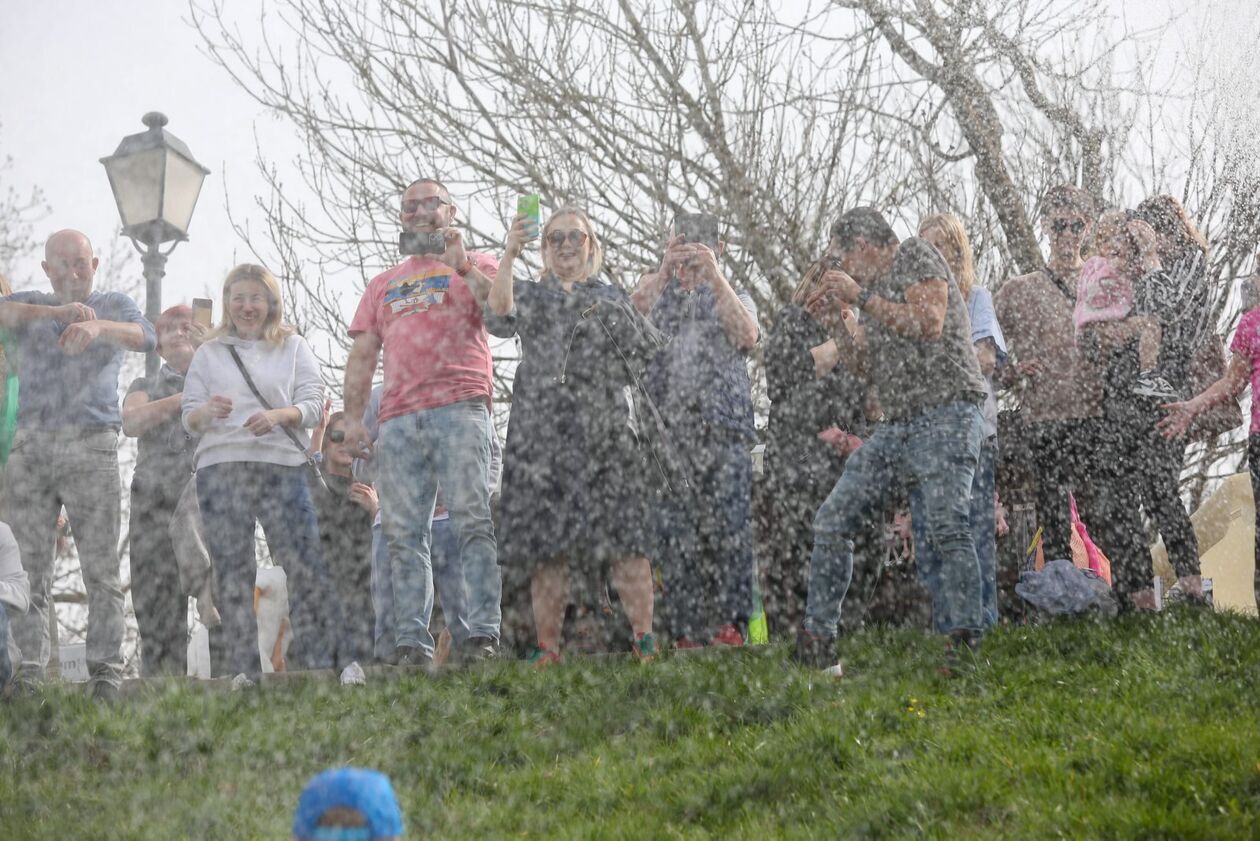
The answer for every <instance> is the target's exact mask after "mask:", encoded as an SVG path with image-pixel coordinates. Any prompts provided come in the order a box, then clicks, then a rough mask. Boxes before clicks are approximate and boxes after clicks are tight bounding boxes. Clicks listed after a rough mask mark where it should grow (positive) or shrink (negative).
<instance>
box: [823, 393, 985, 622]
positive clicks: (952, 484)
mask: <svg viewBox="0 0 1260 841" xmlns="http://www.w3.org/2000/svg"><path fill="white" fill-rule="evenodd" d="M983 434H984V433H983V430H982V427H981V419H980V410H979V409H978V408H977V407H976V405H975V404H973V403H967V402H958V403H949V404H946V405H944V406H940V407H937V408H936V409H932V410H930V411H928V412H925V413H924V414H922V415H919V416H918V417H916V418H913V419H911V420H909V421H906V422H902V423H891V422H887V423H882V424H880V425H879V426H878V427H877V428H876V430H875V433H874V434H873V435H872V436H871V437H870V438H869V439H868V440H867V441H866V443H865V444H863V445H862V446H861V447H860V448H859V449H858V450H857V452H855V453H854V454H853V455H852V456H850V457H849V461H848V463H847V464H846V465H845V467H844V474H843V475H842V476H841V477H840V481H839V482H837V483H836V486H835V488H833V489H832V491H831V494H830V495H829V496H828V497H827V500H826V501H825V502H824V503H823V504H822V507H821V508H819V509H818V513H817V515H815V517H814V551H813V554H812V555H811V558H810V571H809V599H808V603H807V605H806V608H805V613H806V618H805V628H806V630H808V631H809V632H810V633H812V634H815V635H818V636H822V637H834V636H835V635H836V629H837V627H838V625H839V622H840V607H841V604H842V603H843V601H844V596H845V593H846V592H848V589H849V580H850V579H851V577H852V575H853V538H854V537H855V536H856V535H857V534H859V533H860V532H861V530H862V529H863V528H864V527H865V525H866V523H867V522H868V521H870V520H871V519H872V518H873V517H879V516H882V515H883V513H884V512H885V511H887V509H888V508H889V507H890V505H891V504H892V502H893V500H894V499H895V494H896V493H897V491H898V490H899V489H901V488H909V490H910V513H911V516H912V517H913V518H914V519H915V520H916V521H919V522H921V523H922V524H923V526H924V529H925V531H924V537H925V545H921V544H920V541H919V540H917V539H916V541H915V553H916V555H917V556H918V558H919V564H920V571H921V574H922V575H923V578H924V580H925V581H927V582H928V586H929V587H930V588H933V593H932V602H933V605H934V608H935V611H934V612H935V616H936V626H937V628H938V629H940V630H942V631H945V632H948V631H954V630H964V629H965V630H972V631H979V630H980V629H981V628H982V627H983V624H984V620H983V615H982V610H981V606H980V592H981V584H980V564H979V561H977V559H976V547H975V543H974V541H973V540H972V539H971V488H972V483H973V480H974V478H975V471H976V464H977V462H978V461H979V458H980V442H981V438H982V436H983ZM990 502H991V498H990ZM929 547H930V549H931V551H930V552H928V551H925V550H926V549H928V548H929ZM925 560H926V565H925Z"/></svg>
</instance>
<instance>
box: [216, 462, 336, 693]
mask: <svg viewBox="0 0 1260 841" xmlns="http://www.w3.org/2000/svg"><path fill="white" fill-rule="evenodd" d="M197 500H198V502H199V503H200V505H201V517H202V520H203V522H204V524H205V537H206V548H208V549H209V550H210V557H211V559H212V560H213V561H214V581H215V596H214V603H215V605H216V606H217V607H218V608H219V614H220V616H221V617H222V619H223V626H222V630H221V633H222V637H223V644H224V647H225V649H226V651H225V655H224V661H225V664H226V666H227V669H228V672H229V674H239V673H242V672H243V673H245V674H255V673H257V672H258V671H259V670H260V668H261V664H260V660H259V652H258V622H257V619H256V618H255V616H254V584H255V579H256V578H257V575H258V564H257V561H256V558H255V554H254V523H255V522H259V523H261V524H262V527H263V533H264V534H265V535H266V537H267V546H268V548H269V549H270V551H271V557H272V559H273V560H274V561H275V562H276V564H277V565H279V566H281V567H283V568H284V574H285V578H286V579H287V581H288V589H289V626H290V627H291V628H292V629H293V642H292V644H291V646H290V648H289V654H288V661H289V662H290V663H291V664H292V665H293V667H294V668H297V669H326V668H331V667H332V666H333V665H334V663H335V661H336V653H337V649H338V643H337V639H338V635H339V634H340V633H341V632H342V629H343V628H344V623H343V622H342V621H341V605H340V604H339V603H338V602H337V600H336V598H335V597H334V595H333V592H332V587H331V585H330V582H329V581H328V575H327V572H326V570H325V567H324V559H323V555H322V554H321V552H320V548H319V527H318V525H317V520H316V517H315V504H314V502H313V501H312V500H311V491H310V488H309V487H308V486H307V484H306V468H305V467H285V466H283V465H279V464H270V463H266V462H256V461H234V462H225V463H223V464H212V465H210V466H208V467H203V468H201V469H200V470H198V471H197Z"/></svg>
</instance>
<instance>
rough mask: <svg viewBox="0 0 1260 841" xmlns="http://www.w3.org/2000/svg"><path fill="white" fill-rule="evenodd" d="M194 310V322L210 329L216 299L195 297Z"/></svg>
mask: <svg viewBox="0 0 1260 841" xmlns="http://www.w3.org/2000/svg"><path fill="white" fill-rule="evenodd" d="M192 311H193V324H200V325H201V326H202V327H205V328H206V329H207V330H209V329H210V323H211V321H212V320H213V315H214V301H212V300H210V299H209V298H193V303H192Z"/></svg>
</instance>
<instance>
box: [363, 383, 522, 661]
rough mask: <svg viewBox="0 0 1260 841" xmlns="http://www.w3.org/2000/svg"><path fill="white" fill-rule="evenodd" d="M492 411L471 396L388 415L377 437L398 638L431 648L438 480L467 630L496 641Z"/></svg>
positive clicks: (498, 589)
mask: <svg viewBox="0 0 1260 841" xmlns="http://www.w3.org/2000/svg"><path fill="white" fill-rule="evenodd" d="M492 434H493V432H492V430H491V428H490V410H489V409H488V408H487V407H486V404H485V403H484V402H482V401H479V400H466V401H462V402H459V403H452V404H451V405H449V406H439V407H438V408H436V409H424V410H421V411H418V412H413V413H411V414H409V415H402V416H400V417H396V418H390V419H389V420H387V421H385V422H384V423H383V424H381V433H380V438H379V439H378V441H377V444H376V460H377V463H378V465H379V474H378V477H377V490H378V492H379V493H380V498H381V522H382V525H383V526H384V534H385V540H386V543H387V544H388V547H389V572H390V583H391V587H392V596H393V599H392V600H393V615H394V634H395V637H394V643H395V645H398V646H408V647H412V648H419V649H421V650H422V651H424V652H425V653H426V654H428V655H430V656H431V655H432V654H433V636H432V634H430V633H429V619H430V618H431V617H432V614H433V562H432V549H431V526H432V518H433V510H434V505H435V504H436V502H437V490H438V487H439V486H441V488H442V494H443V496H444V498H445V500H446V507H447V510H448V511H450V515H451V519H450V522H451V527H452V528H453V529H454V531H455V536H456V541H457V544H458V552H459V564H460V566H461V567H462V569H463V576H464V583H465V593H466V595H467V602H466V608H467V609H466V621H467V624H468V633H469V635H470V636H473V637H488V638H490V639H494V640H498V638H499V621H500V618H501V614H500V598H501V595H502V581H501V579H500V575H499V561H498V550H497V547H496V545H495V540H494V526H493V525H492V523H491V521H490V488H489V487H488V486H487V483H486V476H487V475H488V472H489V465H490V436H491V435H492Z"/></svg>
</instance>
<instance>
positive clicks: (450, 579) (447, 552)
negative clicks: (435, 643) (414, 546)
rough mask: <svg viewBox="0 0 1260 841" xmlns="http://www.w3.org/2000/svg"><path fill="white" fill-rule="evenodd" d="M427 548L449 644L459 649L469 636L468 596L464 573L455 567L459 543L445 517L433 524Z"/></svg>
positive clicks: (457, 560)
mask: <svg viewBox="0 0 1260 841" xmlns="http://www.w3.org/2000/svg"><path fill="white" fill-rule="evenodd" d="M430 546H431V548H432V555H433V586H434V588H435V589H436V590H437V597H438V601H439V602H440V603H441V605H442V616H443V618H445V620H446V628H447V630H449V631H450V632H451V644H452V645H454V646H460V645H462V644H463V643H464V641H465V640H466V639H468V637H469V632H468V617H467V610H468V608H467V602H468V596H467V591H466V586H467V585H466V584H465V583H464V570H463V568H462V567H461V566H460V564H459V542H458V541H457V540H456V539H455V529H454V527H453V526H452V525H451V520H450V518H449V517H447V518H446V519H444V520H435V521H434V522H433V538H432V540H431V541H430ZM483 636H484V634H483Z"/></svg>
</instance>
